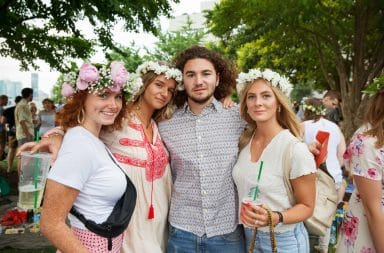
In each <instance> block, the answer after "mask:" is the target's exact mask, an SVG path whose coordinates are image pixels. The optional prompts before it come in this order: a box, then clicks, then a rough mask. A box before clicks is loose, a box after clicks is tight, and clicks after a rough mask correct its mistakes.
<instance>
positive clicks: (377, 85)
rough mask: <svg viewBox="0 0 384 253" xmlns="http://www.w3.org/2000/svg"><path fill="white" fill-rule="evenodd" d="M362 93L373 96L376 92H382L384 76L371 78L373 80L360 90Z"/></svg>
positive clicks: (383, 89) (383, 90)
mask: <svg viewBox="0 0 384 253" xmlns="http://www.w3.org/2000/svg"><path fill="white" fill-rule="evenodd" d="M362 92H363V93H364V94H368V95H369V96H373V95H375V94H376V93H378V92H384V76H380V77H377V78H375V79H373V82H372V83H371V84H370V85H368V86H367V88H365V89H364V90H363V91H362Z"/></svg>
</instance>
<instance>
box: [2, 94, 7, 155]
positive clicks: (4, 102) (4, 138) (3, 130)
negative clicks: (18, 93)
mask: <svg viewBox="0 0 384 253" xmlns="http://www.w3.org/2000/svg"><path fill="white" fill-rule="evenodd" d="M7 104H8V97H7V96H6V95H1V96H0V116H1V115H2V114H3V112H4V110H5V106H6V105H7ZM6 142H7V133H6V129H5V123H2V122H0V160H4V159H5V158H6V157H7V154H6V153H5V144H6Z"/></svg>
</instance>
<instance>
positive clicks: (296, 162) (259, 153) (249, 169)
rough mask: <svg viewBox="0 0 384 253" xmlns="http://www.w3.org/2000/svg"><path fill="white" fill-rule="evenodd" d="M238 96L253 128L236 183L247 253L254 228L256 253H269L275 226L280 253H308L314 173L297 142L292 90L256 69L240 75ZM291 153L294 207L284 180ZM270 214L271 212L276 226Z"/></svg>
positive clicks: (283, 81)
mask: <svg viewBox="0 0 384 253" xmlns="http://www.w3.org/2000/svg"><path fill="white" fill-rule="evenodd" d="M238 90H240V97H241V98H240V114H241V117H242V118H243V119H244V120H245V121H247V123H248V124H249V128H248V129H247V130H246V131H245V132H244V133H243V135H242V136H241V138H240V144H239V146H240V150H241V151H240V153H239V157H238V160H237V162H236V164H235V166H234V169H233V178H234V181H235V183H236V186H237V189H238V194H239V202H240V203H239V206H240V221H241V223H242V224H244V226H245V238H246V243H247V247H249V245H250V244H251V240H252V233H253V228H258V232H257V237H256V247H255V248H254V251H253V252H271V241H270V238H269V235H270V234H269V230H270V227H269V225H271V226H276V227H275V228H274V230H275V232H276V233H275V235H276V242H277V251H278V252H289V253H291V252H309V240H308V234H307V231H306V229H305V227H304V225H303V223H302V221H304V220H305V219H307V218H309V217H310V216H311V215H312V213H313V209H314V202H315V174H314V172H315V171H316V168H315V162H314V159H313V156H312V154H311V153H310V152H309V150H308V148H307V146H306V145H305V144H304V143H302V142H299V140H297V138H300V136H301V133H300V123H299V122H298V121H297V119H296V116H295V114H294V112H293V111H292V109H291V107H290V105H289V103H288V101H287V97H286V96H285V95H284V94H289V92H290V90H291V84H290V83H289V82H288V81H287V80H286V79H285V78H284V77H282V76H280V75H278V74H277V73H275V72H273V71H271V70H264V71H263V72H261V71H260V70H257V69H252V70H250V71H249V73H247V74H243V73H241V74H240V75H239V79H238ZM291 143H294V145H291ZM289 148H292V159H291V160H290V163H291V164H290V165H291V168H292V169H291V173H290V183H291V185H292V188H293V190H294V198H295V202H296V203H294V204H291V203H290V201H289V198H288V193H287V190H286V188H285V187H284V176H283V175H284V172H283V169H284V160H285V159H284V154H285V152H286V151H287V149H289ZM256 185H257V186H256ZM253 199H256V201H257V202H258V204H261V205H262V206H258V205H256V203H255V202H253V201H252V200H253ZM266 208H269V209H271V210H272V211H273V212H272V213H271V220H272V224H270V222H269V218H268V212H267V210H266Z"/></svg>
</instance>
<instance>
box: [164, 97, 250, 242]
mask: <svg viewBox="0 0 384 253" xmlns="http://www.w3.org/2000/svg"><path fill="white" fill-rule="evenodd" d="M244 127H245V123H244V121H242V119H241V118H240V114H239V108H238V106H235V107H232V108H231V109H224V108H223V107H222V104H221V103H219V102H218V101H217V100H214V101H213V102H212V104H210V105H208V106H207V107H205V108H204V110H203V111H202V112H201V114H200V115H195V114H194V113H192V112H191V111H190V109H189V107H188V105H187V104H185V105H184V107H182V108H180V109H178V110H177V111H176V112H175V113H174V115H173V117H172V118H171V119H170V120H167V121H163V122H160V124H159V131H160V134H161V137H162V139H163V141H164V143H165V145H166V146H167V148H168V151H169V153H170V158H171V169H172V175H173V180H174V185H173V189H172V197H171V207H170V212H169V221H170V223H171V224H172V226H174V227H177V228H179V229H183V230H186V231H189V232H192V233H194V234H196V235H198V236H203V235H204V234H205V235H207V237H212V236H215V235H222V234H227V233H230V232H233V231H234V230H235V229H236V226H237V224H238V214H237V210H238V201H237V192H236V189H235V185H234V183H233V179H232V168H233V166H234V164H235V162H236V159H237V153H238V142H239V137H240V134H241V133H242V131H243V129H244Z"/></svg>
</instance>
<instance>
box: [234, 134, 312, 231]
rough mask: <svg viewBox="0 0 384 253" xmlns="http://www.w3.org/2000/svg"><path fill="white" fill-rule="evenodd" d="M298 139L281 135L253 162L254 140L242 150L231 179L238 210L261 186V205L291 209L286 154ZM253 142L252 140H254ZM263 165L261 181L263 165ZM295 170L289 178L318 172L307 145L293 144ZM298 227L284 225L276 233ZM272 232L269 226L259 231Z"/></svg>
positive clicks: (278, 209) (275, 209)
mask: <svg viewBox="0 0 384 253" xmlns="http://www.w3.org/2000/svg"><path fill="white" fill-rule="evenodd" d="M292 138H295V137H294V136H293V135H292V134H291V133H290V132H289V130H283V131H281V132H280V133H278V134H277V135H276V136H275V137H274V138H273V139H272V140H271V142H270V143H269V144H268V146H267V147H266V148H265V149H264V150H263V152H262V154H261V156H260V158H259V160H258V161H257V162H252V161H251V151H250V144H251V141H250V142H249V143H248V144H247V146H245V147H244V148H243V150H241V152H240V154H239V157H238V160H237V162H236V164H235V166H234V168H233V172H232V176H233V179H234V181H235V184H236V186H237V190H238V194H239V207H241V202H242V200H243V199H245V198H253V194H254V190H255V187H256V185H258V192H259V193H258V198H257V200H258V202H261V203H264V204H266V205H267V206H268V207H269V208H271V210H273V211H283V210H286V209H288V208H290V207H292V206H291V204H290V202H289V198H288V195H287V190H286V188H285V186H284V172H283V166H284V153H285V150H286V148H289V143H290V140H291V139H292ZM251 140H252V139H251ZM261 161H263V166H262V170H261V174H260V180H259V181H258V174H259V171H260V164H261ZM291 166H292V170H291V173H290V179H295V178H297V177H300V176H303V175H308V174H311V173H314V172H315V171H316V166H315V161H314V158H313V155H312V154H311V153H310V152H309V150H308V147H307V145H306V144H305V143H303V142H300V143H297V144H296V145H294V147H293V151H292V160H291ZM294 226H295V224H289V225H283V226H280V227H277V228H276V231H277V232H285V231H288V230H292V229H293V228H294ZM260 230H261V231H269V230H268V227H263V228H260Z"/></svg>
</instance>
